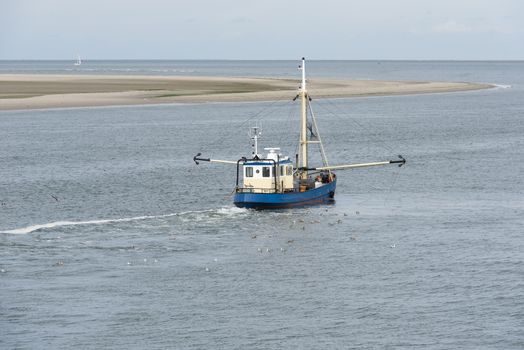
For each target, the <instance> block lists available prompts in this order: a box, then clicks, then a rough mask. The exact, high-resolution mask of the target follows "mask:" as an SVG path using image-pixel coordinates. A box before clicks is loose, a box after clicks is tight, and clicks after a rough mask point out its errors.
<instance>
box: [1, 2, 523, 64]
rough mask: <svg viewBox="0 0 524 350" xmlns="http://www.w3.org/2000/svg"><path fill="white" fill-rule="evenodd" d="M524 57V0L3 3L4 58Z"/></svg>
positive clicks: (2, 41) (2, 46) (2, 52)
mask: <svg viewBox="0 0 524 350" xmlns="http://www.w3.org/2000/svg"><path fill="white" fill-rule="evenodd" d="M77 54H80V55H81V56H82V57H83V58H84V59H296V58H297V57H301V56H307V57H308V58H310V59H459V60H460V59H524V1H523V0H362V1H355V0H347V1H343V0H302V1H295V0H257V1H251V0H217V1H210V0H206V1H205V0H187V1H177V0H147V1H146V0H82V1H80V0H0V59H72V58H74V57H76V55H77Z"/></svg>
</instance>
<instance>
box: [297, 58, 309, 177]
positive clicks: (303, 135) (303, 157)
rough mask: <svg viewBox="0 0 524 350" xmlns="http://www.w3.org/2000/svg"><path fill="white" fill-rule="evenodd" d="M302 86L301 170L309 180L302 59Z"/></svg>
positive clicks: (304, 61) (305, 97) (304, 63)
mask: <svg viewBox="0 0 524 350" xmlns="http://www.w3.org/2000/svg"><path fill="white" fill-rule="evenodd" d="M300 69H301V70H302V84H301V85H300V98H301V113H300V166H299V167H300V168H302V169H304V170H303V171H302V173H301V176H300V178H301V179H307V170H306V169H307V168H308V161H307V158H308V154H307V98H308V97H307V90H306V59H305V58H304V57H302V65H301V66H300Z"/></svg>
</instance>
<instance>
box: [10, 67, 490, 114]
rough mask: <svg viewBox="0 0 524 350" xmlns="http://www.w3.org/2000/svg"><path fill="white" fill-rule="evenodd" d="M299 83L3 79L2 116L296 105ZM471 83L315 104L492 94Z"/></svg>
mask: <svg viewBox="0 0 524 350" xmlns="http://www.w3.org/2000/svg"><path fill="white" fill-rule="evenodd" d="M298 86H299V82H298V81H297V80H296V79H277V78H233V77H174V76H169V77H164V76H120V75H119V76H110V75H47V74H45V75H44V74H34V75H29V74H1V75H0V110H18V109H40V108H62V107H90V106H116V105H144V104H162V103H176V102H178V103H188V102H191V103H202V102H238V101H270V100H281V99H292V98H293V97H295V96H296V94H297V89H298ZM491 87H493V85H490V84H479V83H469V82H429V81H386V80H338V79H322V78H319V79H308V92H309V93H310V95H311V96H312V97H314V98H342V97H353V96H374V95H379V96H380V95H404V94H422V93H437V92H453V91H467V90H479V89H486V88H491Z"/></svg>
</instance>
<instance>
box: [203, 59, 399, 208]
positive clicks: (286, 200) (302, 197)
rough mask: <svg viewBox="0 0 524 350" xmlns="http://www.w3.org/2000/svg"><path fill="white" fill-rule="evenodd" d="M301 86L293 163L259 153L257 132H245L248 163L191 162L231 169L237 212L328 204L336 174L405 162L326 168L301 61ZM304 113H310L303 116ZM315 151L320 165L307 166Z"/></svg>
mask: <svg viewBox="0 0 524 350" xmlns="http://www.w3.org/2000/svg"><path fill="white" fill-rule="evenodd" d="M299 69H300V70H301V71H302V82H301V85H300V88H299V91H298V94H297V96H296V97H295V98H294V100H297V99H299V98H300V103H301V113H300V124H299V127H300V140H299V147H298V153H297V154H296V155H295V157H294V159H292V158H290V157H289V156H285V155H283V154H282V153H281V152H280V148H278V147H268V148H264V150H265V151H267V153H266V155H265V156H264V155H263V154H261V153H259V151H258V142H259V138H260V135H261V133H260V128H259V127H258V126H255V127H252V128H251V129H250V138H251V141H252V147H253V149H252V152H251V156H250V157H245V156H244V157H241V158H239V159H238V160H236V161H232V160H220V159H211V158H203V157H202V154H201V153H198V154H197V155H196V156H195V157H193V160H194V161H195V163H196V164H197V165H198V164H199V162H210V163H222V164H231V165H235V166H236V185H235V189H234V197H233V202H234V204H235V205H236V206H237V207H241V208H252V209H277V208H289V207H300V206H307V205H315V204H324V203H332V202H334V200H335V190H336V187H337V176H336V174H335V173H334V171H335V170H343V169H355V168H364V167H373V166H380V165H387V164H398V165H399V166H402V165H404V164H405V163H406V160H405V159H404V158H403V157H402V156H400V155H399V156H398V157H399V159H397V160H386V161H378V162H368V163H355V164H345V165H329V163H328V159H327V157H326V153H325V150H324V145H323V143H322V139H321V137H320V133H319V131H318V127H317V123H316V119H315V116H314V114H313V113H312V109H311V106H310V103H311V101H312V99H311V98H310V96H309V94H308V92H307V86H306V61H305V59H304V58H302V64H301V65H300V66H299ZM308 111H309V113H308ZM313 144H314V145H317V146H319V150H320V154H321V159H322V165H320V166H311V165H310V164H309V153H308V152H309V147H310V146H311V145H313Z"/></svg>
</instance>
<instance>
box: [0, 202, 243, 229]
mask: <svg viewBox="0 0 524 350" xmlns="http://www.w3.org/2000/svg"><path fill="white" fill-rule="evenodd" d="M245 212H247V209H241V208H236V207H231V208H220V209H208V210H200V211H185V212H180V213H171V214H163V215H144V216H134V217H129V218H120V219H102V220H87V221H55V222H49V223H47V224H39V225H31V226H27V227H22V228H17V229H13V230H7V231H0V233H8V234H15V235H22V234H28V233H31V232H35V231H38V230H42V229H48V228H55V227H61V226H76V225H103V224H110V223H115V222H129V221H140V220H150V219H161V218H167V217H171V216H181V215H187V214H202V213H217V214H222V215H234V214H240V213H245Z"/></svg>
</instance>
